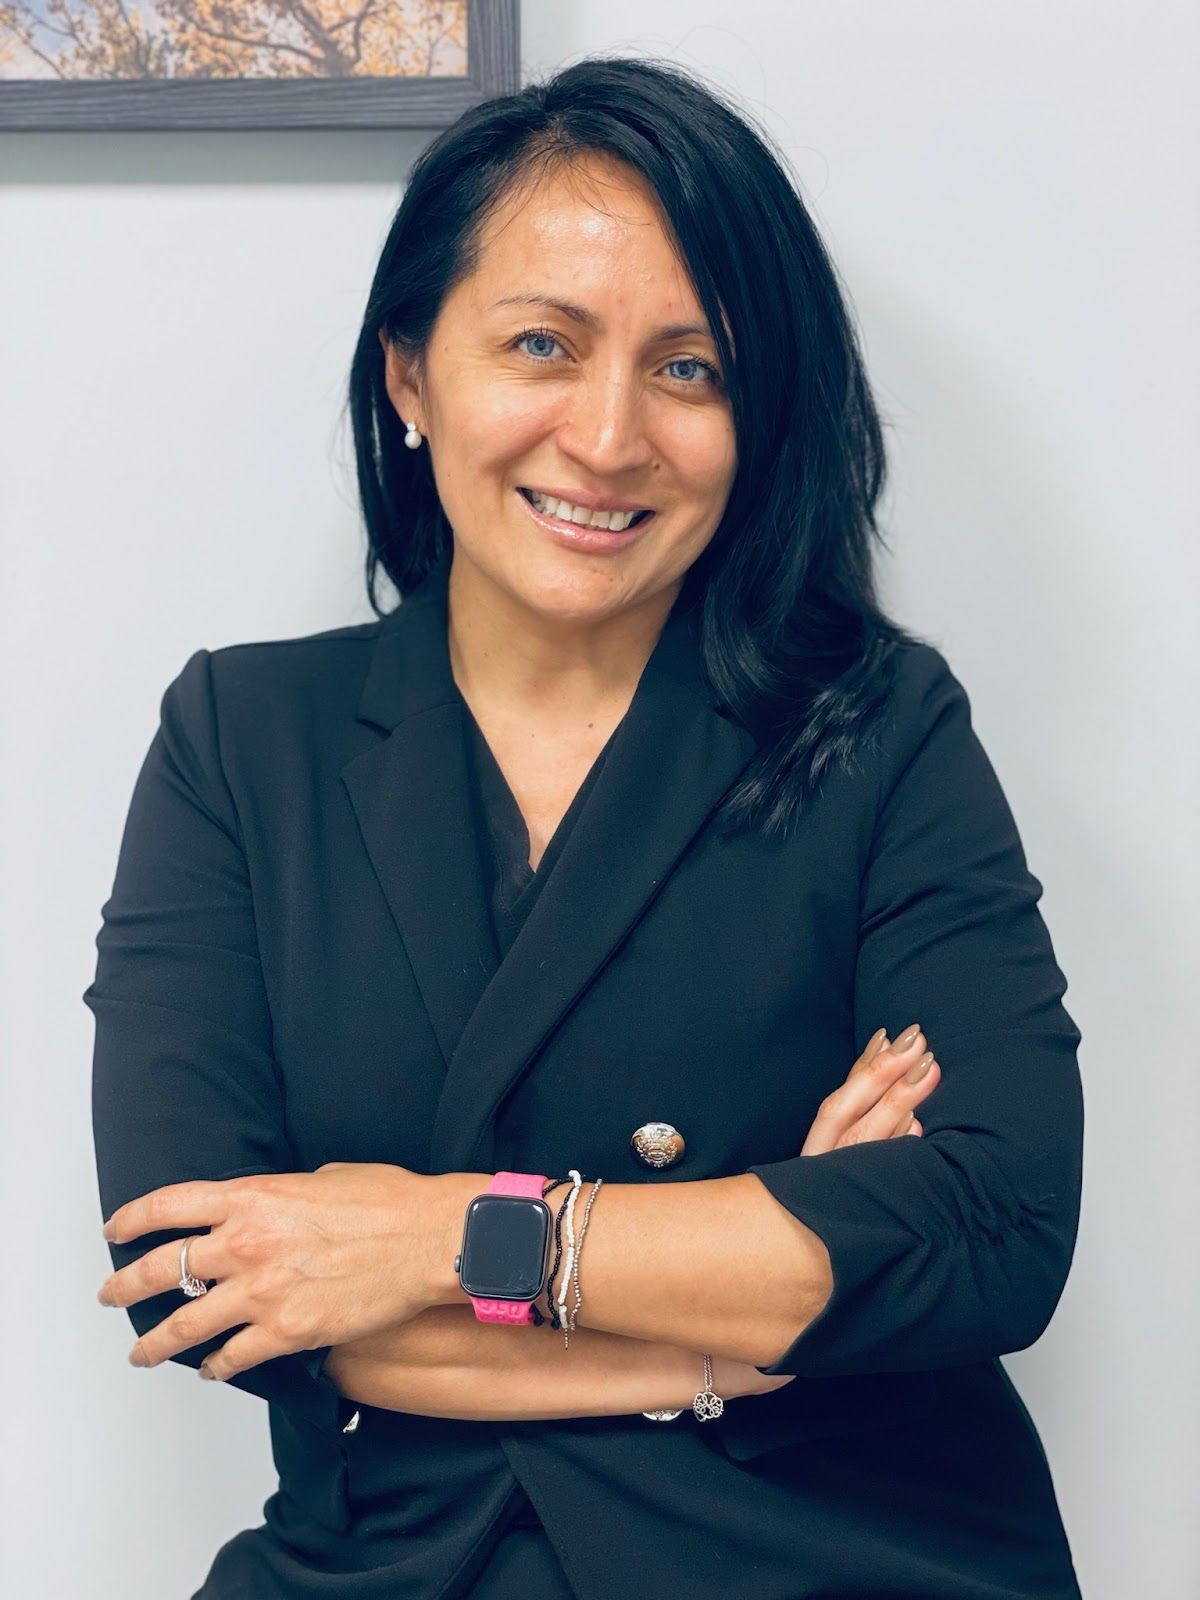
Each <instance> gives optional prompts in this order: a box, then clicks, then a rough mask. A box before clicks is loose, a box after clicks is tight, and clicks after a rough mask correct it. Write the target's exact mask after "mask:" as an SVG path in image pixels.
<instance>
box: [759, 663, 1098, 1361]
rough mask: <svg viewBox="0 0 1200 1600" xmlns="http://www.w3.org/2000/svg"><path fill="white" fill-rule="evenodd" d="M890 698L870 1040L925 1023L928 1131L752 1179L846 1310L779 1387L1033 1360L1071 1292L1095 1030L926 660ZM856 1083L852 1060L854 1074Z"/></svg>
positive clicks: (805, 1346)
mask: <svg viewBox="0 0 1200 1600" xmlns="http://www.w3.org/2000/svg"><path fill="white" fill-rule="evenodd" d="M904 648H905V649H906V650H907V651H909V652H911V654H910V656H909V659H908V662H907V663H906V667H905V672H904V674H903V689H902V691H898V692H897V709H896V714H895V718H894V722H893V725H892V731H891V736H890V743H889V745H888V754H887V756H886V757H885V758H884V759H883V760H882V761H881V770H882V771H883V773H884V776H883V778H882V779H881V783H880V790H879V796H880V801H879V806H878V810H877V814H876V822H875V827H874V835H873V838H872V840H871V845H870V849H869V852H868V856H867V863H866V867H865V870H864V873H863V875H862V882H861V897H860V909H859V938H858V948H857V956H856V967H855V989H854V1020H855V1037H856V1039H857V1040H859V1041H860V1047H861V1044H862V1043H865V1041H866V1040H867V1039H868V1038H869V1037H870V1035H871V1034H872V1033H874V1031H875V1029H876V1028H878V1027H885V1028H886V1029H887V1030H888V1033H889V1035H890V1036H891V1037H892V1038H895V1037H896V1036H897V1034H898V1033H899V1032H900V1031H901V1030H902V1029H904V1028H905V1027H906V1026H907V1025H908V1024H909V1023H910V1022H919V1023H920V1025H921V1027H922V1029H923V1030H924V1032H925V1034H926V1036H927V1039H928V1041H929V1048H930V1049H932V1051H933V1053H934V1055H935V1056H936V1058H937V1061H938V1063H939V1066H940V1067H941V1072H942V1076H941V1080H940V1082H939V1083H938V1084H937V1086H936V1088H935V1089H934V1090H933V1091H932V1092H931V1093H930V1094H929V1096H928V1098H927V1099H926V1100H925V1101H924V1102H922V1104H921V1105H920V1107H919V1108H918V1111H917V1116H918V1118H919V1120H920V1121H921V1124H922V1127H923V1129H924V1133H923V1135H922V1136H921V1137H907V1136H900V1137H896V1138H892V1139H889V1140H881V1141H875V1142H869V1143H865V1144H859V1145H852V1146H849V1147H847V1148H844V1149H837V1150H831V1151H828V1152H826V1153H824V1154H821V1155H815V1156H799V1157H795V1158H793V1159H790V1160H784V1161H774V1162H767V1163H763V1164H759V1165H755V1166H751V1167H749V1168H748V1169H747V1170H748V1171H750V1172H753V1173H755V1174H756V1175H757V1176H758V1178H759V1179H761V1181H762V1182H763V1183H764V1184H765V1185H766V1187H767V1188H768V1189H769V1190H770V1191H771V1193H772V1194H773V1195H774V1196H775V1198H776V1199H777V1200H778V1201H779V1202H780V1203H781V1204H782V1205H784V1206H785V1207H786V1208H787V1209H788V1210H789V1211H790V1212H791V1213H792V1214H793V1215H794V1216H796V1217H797V1218H799V1219H800V1221H802V1222H803V1223H805V1225H806V1226H807V1227H809V1228H811V1229H812V1230H813V1231H814V1232H815V1233H816V1234H818V1235H819V1236H820V1238H821V1239H822V1240H823V1242H824V1244H825V1246H826V1248H827V1249H828V1251H829V1257H830V1263H831V1265H832V1269H833V1280H834V1287H833V1292H832V1295H831V1296H830V1298H829V1300H828V1301H827V1302H826V1304H825V1306H824V1308H823V1309H822V1310H821V1311H820V1312H819V1314H818V1315H817V1316H816V1317H815V1318H814V1319H813V1320H812V1321H810V1322H809V1323H808V1325H807V1326H806V1327H805V1328H804V1329H803V1331H802V1332H801V1333H800V1334H799V1335H798V1336H797V1338H796V1339H795V1340H794V1341H793V1342H792V1344H791V1345H790V1346H789V1347H788V1349H787V1350H786V1351H784V1353H783V1355H782V1356H781V1357H780V1359H779V1360H778V1361H776V1362H775V1363H774V1364H772V1365H770V1366H763V1367H760V1368H759V1371H761V1372H763V1373H767V1374H771V1375H774V1374H784V1373H790V1374H796V1375H806V1376H833V1375H839V1374H853V1373H867V1372H876V1371H888V1370H890V1371H901V1372H903V1371H917V1370H921V1369H927V1368H933V1367H940V1366H955V1365H962V1364H966V1363H970V1362H974V1361H978V1360H982V1359H986V1358H989V1357H995V1356H1000V1355H1004V1354H1006V1353H1009V1352H1011V1351H1015V1350H1022V1349H1025V1348H1026V1347H1028V1346H1029V1345H1031V1344H1033V1343H1034V1342H1035V1341H1036V1340H1037V1339H1038V1338H1040V1336H1041V1334H1042V1333H1043V1332H1044V1331H1045V1329H1046V1327H1047V1325H1048V1323H1049V1321H1050V1318H1051V1316H1052V1315H1053V1312H1054V1310H1055V1308H1056V1306H1057V1304H1058V1301H1059V1299H1060V1297H1061V1295H1062V1291H1063V1288H1064V1286H1065V1284H1066V1280H1067V1274H1068V1271H1069V1269H1070V1265H1071V1259H1072V1256H1073V1253H1074V1248H1075V1239H1076V1234H1077V1230H1078V1224H1079V1210H1080V1197H1081V1187H1082V1169H1083V1094H1082V1084H1081V1080H1080V1074H1079V1069H1078V1062H1077V1050H1078V1045H1079V1042H1080V1037H1081V1035H1080V1033H1079V1030H1078V1029H1077V1027H1076V1026H1075V1024H1074V1022H1073V1021H1072V1019H1071V1017H1070V1016H1069V1014H1068V1013H1067V1011H1066V1010H1065V1009H1064V1007H1063V1004H1062V997H1063V995H1064V993H1065V991H1066V980H1065V978H1064V976H1063V974H1062V972H1061V971H1060V969H1059V967H1058V965H1057V963H1056V960H1055V956H1054V951H1053V948H1052V945H1051V941H1050V936H1049V933H1048V931H1047V928H1046V925H1045V922H1044V920H1043V918H1042V916H1041V913H1040V912H1039V910H1038V902H1039V900H1040V899H1041V895H1042V885H1041V883H1040V882H1039V880H1038V879H1037V878H1035V877H1034V876H1033V875H1032V874H1031V872H1030V871H1029V869H1028V867H1027V865H1026V860H1025V855H1024V850H1023V847H1022V844H1021V840H1020V838H1019V836H1018V832H1017V827H1016V824H1015V821H1014V819H1013V815H1012V813H1011V810H1010V808H1009V805H1008V803H1007V800H1006V798H1005V795H1004V793H1003V791H1002V789H1001V786H1000V783H999V780H998V778H997V776H996V773H995V770H994V769H993V767H992V764H991V762H990V760H989V758H988V756H987V754H986V753H985V751H984V749H983V747H982V745H981V743H980V741H979V739H978V737H977V735H976V733H975V732H974V729H973V727H972V721H971V709H970V703H969V700H968V697H967V694H966V691H965V690H964V688H963V686H962V684H961V683H960V682H959V681H958V679H957V678H956V677H955V676H954V674H953V672H952V671H951V670H950V668H949V666H948V665H947V663H946V661H945V659H944V657H943V656H942V655H941V654H940V652H939V651H937V650H936V649H935V648H934V647H932V646H930V645H924V644H921V645H915V646H914V645H908V646H905V647H904ZM847 1065H848V1064H847Z"/></svg>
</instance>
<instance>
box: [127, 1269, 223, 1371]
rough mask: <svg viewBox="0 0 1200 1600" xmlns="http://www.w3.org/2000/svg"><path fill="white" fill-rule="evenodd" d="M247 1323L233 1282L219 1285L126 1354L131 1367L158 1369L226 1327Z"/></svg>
mask: <svg viewBox="0 0 1200 1600" xmlns="http://www.w3.org/2000/svg"><path fill="white" fill-rule="evenodd" d="M246 1320H247V1316H246V1306H245V1303H244V1300H243V1297H242V1295H241V1294H240V1293H239V1292H238V1291H237V1290H236V1289H235V1288H234V1286H233V1283H232V1282H230V1283H219V1284H218V1285H217V1287H216V1288H215V1289H210V1290H209V1291H208V1293H207V1294H202V1295H198V1296H197V1297H196V1298H195V1299H194V1300H189V1301H188V1303H187V1304H186V1305H185V1306H181V1307H180V1308H179V1310H178V1311H174V1312H172V1314H171V1315H170V1316H169V1317H165V1318H164V1319H163V1321H162V1322H160V1323H159V1324H158V1326H157V1327H155V1328H151V1329H150V1331H149V1333H144V1334H143V1335H142V1337H141V1338H140V1339H139V1340H138V1341H137V1343H136V1344H135V1345H134V1347H133V1349H132V1350H131V1351H130V1352H129V1362H130V1365H131V1366H135V1367H157V1366H161V1365H162V1363H163V1362H164V1361H169V1360H170V1359H171V1357H172V1356H177V1355H178V1354H179V1352H180V1351H181V1350H188V1349H190V1348H191V1346H192V1345H194V1344H203V1343H204V1342H205V1340H206V1339H215V1338H216V1337H217V1335H218V1334H220V1333H224V1332H225V1330H226V1329H227V1328H236V1327H237V1326H238V1324H239V1323H242V1322H245V1321H246Z"/></svg>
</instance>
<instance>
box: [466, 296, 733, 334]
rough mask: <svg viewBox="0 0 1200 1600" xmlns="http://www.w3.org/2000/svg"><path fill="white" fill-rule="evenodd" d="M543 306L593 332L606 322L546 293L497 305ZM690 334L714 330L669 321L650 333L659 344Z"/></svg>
mask: <svg viewBox="0 0 1200 1600" xmlns="http://www.w3.org/2000/svg"><path fill="white" fill-rule="evenodd" d="M499 306H542V307H544V308H545V309H546V310H548V311H559V312H561V313H562V315H563V316H564V317H569V318H570V319H571V321H572V322H578V323H579V324H580V325H581V326H582V327H585V328H590V329H591V331H592V332H593V333H599V332H600V330H601V329H602V328H603V326H604V324H603V322H602V321H601V319H600V318H599V317H598V316H597V315H596V313H595V312H594V311H589V310H588V309H587V307H586V306H577V305H575V304H573V303H572V302H571V301H570V300H555V299H552V298H551V297H550V296H549V295H544V294H509V295H505V297H504V299H503V300H497V301H496V306H495V307H493V310H494V309H496V307H499ZM689 334H699V335H700V336H701V337H702V338H704V339H712V330H711V329H710V328H709V326H708V324H707V323H706V322H668V323H666V324H664V326H663V327H661V328H655V329H654V331H653V333H651V335H650V343H651V344H657V343H660V342H662V341H665V340H669V339H685V338H687V336H688V335H689Z"/></svg>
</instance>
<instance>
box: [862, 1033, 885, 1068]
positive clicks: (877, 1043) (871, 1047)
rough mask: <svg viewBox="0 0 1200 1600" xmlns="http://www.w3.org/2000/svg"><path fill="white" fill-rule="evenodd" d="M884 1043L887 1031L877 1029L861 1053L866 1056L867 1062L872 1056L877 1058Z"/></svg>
mask: <svg viewBox="0 0 1200 1600" xmlns="http://www.w3.org/2000/svg"><path fill="white" fill-rule="evenodd" d="M886 1043H887V1030H886V1029H884V1028H877V1029H876V1030H875V1032H874V1033H873V1034H872V1035H871V1037H870V1038H869V1039H868V1040H867V1048H866V1050H865V1051H864V1052H863V1053H864V1054H865V1055H866V1057H867V1060H868V1061H869V1060H870V1059H871V1057H872V1056H877V1055H878V1054H879V1052H880V1051H881V1050H882V1049H883V1047H884V1045H885V1044H886Z"/></svg>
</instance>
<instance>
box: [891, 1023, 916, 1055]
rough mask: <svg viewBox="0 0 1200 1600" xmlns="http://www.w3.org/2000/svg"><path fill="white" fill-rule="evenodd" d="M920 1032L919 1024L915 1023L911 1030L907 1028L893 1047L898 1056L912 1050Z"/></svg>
mask: <svg viewBox="0 0 1200 1600" xmlns="http://www.w3.org/2000/svg"><path fill="white" fill-rule="evenodd" d="M920 1031H921V1024H920V1023H919V1022H914V1023H913V1025H912V1027H911V1028H905V1030H904V1032H903V1033H902V1034H901V1035H900V1037H899V1038H898V1039H897V1040H896V1043H895V1044H894V1045H893V1046H892V1048H893V1050H894V1051H895V1052H896V1054H897V1055H903V1053H904V1052H905V1051H906V1050H908V1049H911V1047H912V1044H913V1041H914V1040H915V1039H916V1037H917V1035H918V1034H919V1033H920Z"/></svg>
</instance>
